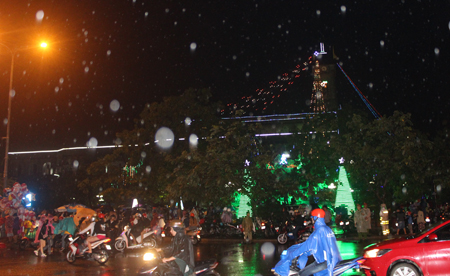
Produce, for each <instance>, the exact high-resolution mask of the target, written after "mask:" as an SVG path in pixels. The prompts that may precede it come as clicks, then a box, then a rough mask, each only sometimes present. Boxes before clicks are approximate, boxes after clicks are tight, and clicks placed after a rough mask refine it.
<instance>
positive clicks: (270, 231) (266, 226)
mask: <svg viewBox="0 0 450 276" xmlns="http://www.w3.org/2000/svg"><path fill="white" fill-rule="evenodd" d="M277 228H278V229H277ZM261 229H262V230H263V231H264V236H265V237H266V238H271V237H276V236H277V232H278V231H279V227H275V226H274V225H273V222H272V220H270V219H269V220H267V221H263V222H262V223H261Z"/></svg>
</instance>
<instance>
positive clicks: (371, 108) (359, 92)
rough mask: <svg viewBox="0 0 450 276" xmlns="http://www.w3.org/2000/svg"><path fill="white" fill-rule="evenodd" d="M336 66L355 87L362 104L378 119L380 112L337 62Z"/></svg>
mask: <svg viewBox="0 0 450 276" xmlns="http://www.w3.org/2000/svg"><path fill="white" fill-rule="evenodd" d="M337 66H338V67H339V69H341V71H342V73H343V74H344V75H345V77H346V78H347V80H348V81H349V82H350V84H351V85H352V86H353V88H354V89H355V91H356V92H357V93H358V95H359V97H360V98H361V100H362V101H363V102H364V104H365V105H366V106H367V108H368V109H369V110H370V112H372V114H373V116H375V118H377V119H379V118H380V117H382V116H381V114H380V113H379V112H378V111H377V110H376V109H375V107H374V106H373V105H372V104H371V103H370V101H369V100H368V99H367V98H366V97H365V96H364V94H363V93H362V92H361V91H360V90H359V89H358V87H357V86H356V85H355V83H354V82H353V81H352V80H351V79H350V77H349V76H348V75H347V73H345V71H344V69H342V67H341V66H340V65H339V63H337Z"/></svg>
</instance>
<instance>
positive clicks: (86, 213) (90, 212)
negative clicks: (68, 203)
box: [73, 208, 97, 226]
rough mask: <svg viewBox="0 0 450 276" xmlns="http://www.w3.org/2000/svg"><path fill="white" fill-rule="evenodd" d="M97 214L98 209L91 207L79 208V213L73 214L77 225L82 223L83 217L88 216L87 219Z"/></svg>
mask: <svg viewBox="0 0 450 276" xmlns="http://www.w3.org/2000/svg"><path fill="white" fill-rule="evenodd" d="M96 214H97V212H96V211H94V210H92V209H90V208H79V209H77V213H76V214H75V216H73V222H74V223H75V225H76V226H78V225H79V224H80V219H81V218H83V217H84V218H86V220H89V219H90V218H91V217H93V216H95V215H96Z"/></svg>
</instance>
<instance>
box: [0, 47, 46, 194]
mask: <svg viewBox="0 0 450 276" xmlns="http://www.w3.org/2000/svg"><path fill="white" fill-rule="evenodd" d="M0 45H1V46H3V47H5V48H7V49H8V51H9V52H10V53H11V70H10V73H9V91H8V116H7V119H6V120H7V121H6V137H5V140H6V146H5V166H4V169H3V188H6V187H7V186H8V185H7V184H8V153H9V134H10V127H11V101H12V97H14V95H13V94H14V92H13V90H12V87H13V77H14V58H15V56H16V53H17V52H18V51H21V50H25V49H29V48H31V47H25V48H14V49H11V48H10V47H9V46H8V45H6V44H3V43H0ZM39 46H40V47H41V48H45V47H47V43H45V42H42V43H41V44H40V45H39ZM2 190H3V189H2Z"/></svg>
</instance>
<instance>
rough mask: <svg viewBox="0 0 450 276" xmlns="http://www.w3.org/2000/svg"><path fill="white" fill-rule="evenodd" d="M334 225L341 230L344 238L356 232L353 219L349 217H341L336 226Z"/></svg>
mask: <svg viewBox="0 0 450 276" xmlns="http://www.w3.org/2000/svg"><path fill="white" fill-rule="evenodd" d="M336 225H339V228H341V230H342V232H343V236H344V237H346V236H347V235H348V234H350V233H353V232H355V231H356V229H355V222H354V221H353V218H352V217H351V216H349V217H341V218H340V220H339V221H338V224H336Z"/></svg>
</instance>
